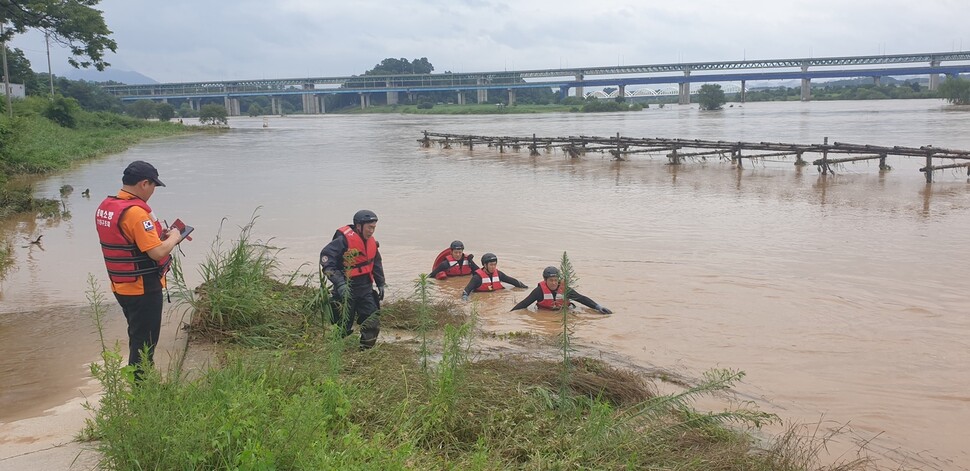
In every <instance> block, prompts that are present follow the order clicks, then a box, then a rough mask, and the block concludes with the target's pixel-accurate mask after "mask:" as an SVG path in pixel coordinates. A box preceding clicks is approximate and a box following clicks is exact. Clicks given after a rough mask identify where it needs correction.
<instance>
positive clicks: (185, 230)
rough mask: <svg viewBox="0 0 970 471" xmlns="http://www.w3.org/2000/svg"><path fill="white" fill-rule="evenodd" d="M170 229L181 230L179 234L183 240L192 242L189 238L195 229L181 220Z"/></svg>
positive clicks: (177, 220) (176, 221)
mask: <svg viewBox="0 0 970 471" xmlns="http://www.w3.org/2000/svg"><path fill="white" fill-rule="evenodd" d="M170 227H174V228H176V229H178V230H179V234H181V235H182V240H192V238H191V237H189V234H191V233H192V231H194V230H195V228H194V227H192V226H189V225H188V224H185V223H184V222H182V220H181V219H176V220H175V222H173V223H172V225H171V226H170Z"/></svg>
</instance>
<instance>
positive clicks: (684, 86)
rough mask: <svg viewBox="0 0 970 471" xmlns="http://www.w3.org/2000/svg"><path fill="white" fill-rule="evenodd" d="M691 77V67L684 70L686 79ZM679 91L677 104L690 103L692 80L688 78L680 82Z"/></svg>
mask: <svg viewBox="0 0 970 471" xmlns="http://www.w3.org/2000/svg"><path fill="white" fill-rule="evenodd" d="M689 77H690V69H687V70H685V71H684V79H687V78H689ZM678 90H679V92H678V93H677V104H678V105H689V104H690V82H687V81H686V80H685V81H683V82H681V83H680V86H679V87H678Z"/></svg>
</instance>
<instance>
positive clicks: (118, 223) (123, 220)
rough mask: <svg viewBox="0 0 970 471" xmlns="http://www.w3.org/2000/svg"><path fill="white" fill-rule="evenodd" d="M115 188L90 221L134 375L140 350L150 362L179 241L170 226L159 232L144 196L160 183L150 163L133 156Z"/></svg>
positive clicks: (138, 377)
mask: <svg viewBox="0 0 970 471" xmlns="http://www.w3.org/2000/svg"><path fill="white" fill-rule="evenodd" d="M121 184H122V186H121V190H120V191H118V194H117V195H116V196H109V197H107V198H105V200H104V201H102V202H101V205H100V206H98V210H97V212H96V213H95V217H94V222H95V225H96V227H97V230H98V239H100V241H101V252H102V254H103V255H104V263H105V266H106V267H107V269H108V277H109V278H110V279H111V291H112V292H113V293H114V295H115V298H116V299H117V300H118V304H120V305H121V310H122V311H123V312H124V314H125V319H127V320H128V364H129V365H135V366H136V368H138V369H136V370H135V378H136V379H140V378H141V375H142V373H144V372H143V371H142V370H141V369H140V365H141V361H142V356H141V353H142V349H144V348H146V347H147V349H148V357H147V358H145V360H147V363H149V364H151V363H152V362H153V361H154V355H155V346H156V345H157V344H158V335H159V333H160V331H161V327H162V290H163V289H164V288H165V273H166V272H167V271H168V266H169V263H170V262H171V253H172V249H174V248H175V246H176V245H178V243H179V242H181V241H182V236H181V235H180V234H179V230H178V229H176V228H169V229H167V230H163V229H162V227H161V224H159V222H158V218H157V217H155V213H154V212H153V211H152V208H150V207H149V206H148V199H149V198H151V197H152V194H154V193H155V188H156V187H159V186H165V184H164V183H162V181H161V180H159V179H158V170H156V169H155V167H154V166H152V164H150V163H148V162H143V161H141V160H136V161H134V162H132V163H131V164H129V165H128V168H126V169H125V172H124V175H123V176H122V177H121Z"/></svg>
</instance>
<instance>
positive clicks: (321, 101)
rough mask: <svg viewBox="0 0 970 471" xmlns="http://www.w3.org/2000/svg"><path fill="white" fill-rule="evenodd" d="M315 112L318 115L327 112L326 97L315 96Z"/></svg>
mask: <svg viewBox="0 0 970 471" xmlns="http://www.w3.org/2000/svg"><path fill="white" fill-rule="evenodd" d="M317 110H318V111H319V112H320V114H324V113H326V112H327V96H326V95H317Z"/></svg>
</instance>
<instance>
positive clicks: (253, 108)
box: [249, 103, 263, 116]
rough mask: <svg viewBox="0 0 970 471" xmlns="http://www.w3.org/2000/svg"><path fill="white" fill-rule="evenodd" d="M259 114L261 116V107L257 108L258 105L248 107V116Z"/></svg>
mask: <svg viewBox="0 0 970 471" xmlns="http://www.w3.org/2000/svg"><path fill="white" fill-rule="evenodd" d="M261 114H263V107H261V106H259V103H253V104H251V105H249V116H259V115H261Z"/></svg>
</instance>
